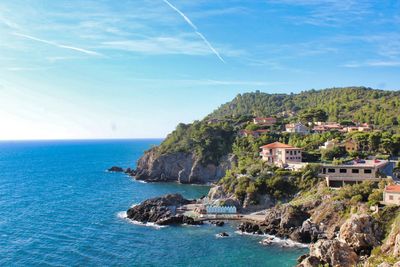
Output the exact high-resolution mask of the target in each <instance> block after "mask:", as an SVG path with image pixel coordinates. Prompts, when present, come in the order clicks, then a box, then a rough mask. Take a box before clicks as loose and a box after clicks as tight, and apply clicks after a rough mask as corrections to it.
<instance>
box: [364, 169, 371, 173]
mask: <svg viewBox="0 0 400 267" xmlns="http://www.w3.org/2000/svg"><path fill="white" fill-rule="evenodd" d="M364 173H372V170H371V169H365V170H364Z"/></svg>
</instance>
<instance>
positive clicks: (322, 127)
mask: <svg viewBox="0 0 400 267" xmlns="http://www.w3.org/2000/svg"><path fill="white" fill-rule="evenodd" d="M342 129H343V127H342V126H341V125H340V124H339V123H337V122H316V123H315V126H314V127H313V129H312V130H313V132H315V133H325V132H333V131H341V130H342Z"/></svg>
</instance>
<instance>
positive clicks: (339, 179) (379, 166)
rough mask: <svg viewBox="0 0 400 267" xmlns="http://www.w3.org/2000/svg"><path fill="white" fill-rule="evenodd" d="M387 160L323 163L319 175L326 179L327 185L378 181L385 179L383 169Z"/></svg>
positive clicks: (337, 185) (334, 185)
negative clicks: (338, 163) (336, 163)
mask: <svg viewBox="0 0 400 267" xmlns="http://www.w3.org/2000/svg"><path fill="white" fill-rule="evenodd" d="M388 163H389V162H388V161H387V160H357V161H349V162H346V163H343V164H340V165H333V164H323V165H322V168H321V170H320V176H322V177H324V178H325V179H326V182H327V185H328V186H329V187H341V186H344V185H346V184H350V185H351V184H356V183H361V182H363V181H372V182H379V181H381V180H382V179H385V177H386V176H385V175H384V174H383V173H384V169H385V167H386V166H387V165H388Z"/></svg>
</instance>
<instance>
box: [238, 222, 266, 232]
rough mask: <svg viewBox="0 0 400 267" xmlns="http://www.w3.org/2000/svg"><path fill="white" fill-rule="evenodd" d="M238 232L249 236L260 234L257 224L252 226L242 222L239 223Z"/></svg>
mask: <svg viewBox="0 0 400 267" xmlns="http://www.w3.org/2000/svg"><path fill="white" fill-rule="evenodd" d="M237 229H238V230H239V231H241V232H244V233H249V234H258V233H260V232H259V231H260V226H259V225H257V224H252V223H249V222H243V223H241V224H240V225H239V226H238V228H237ZM261 233H262V232H261Z"/></svg>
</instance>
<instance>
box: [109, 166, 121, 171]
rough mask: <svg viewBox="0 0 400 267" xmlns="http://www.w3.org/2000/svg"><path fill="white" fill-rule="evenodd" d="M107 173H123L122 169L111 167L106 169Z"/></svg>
mask: <svg viewBox="0 0 400 267" xmlns="http://www.w3.org/2000/svg"><path fill="white" fill-rule="evenodd" d="M108 171H109V172H124V169H123V168H121V167H118V166H112V167H111V168H109V169H108Z"/></svg>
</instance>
